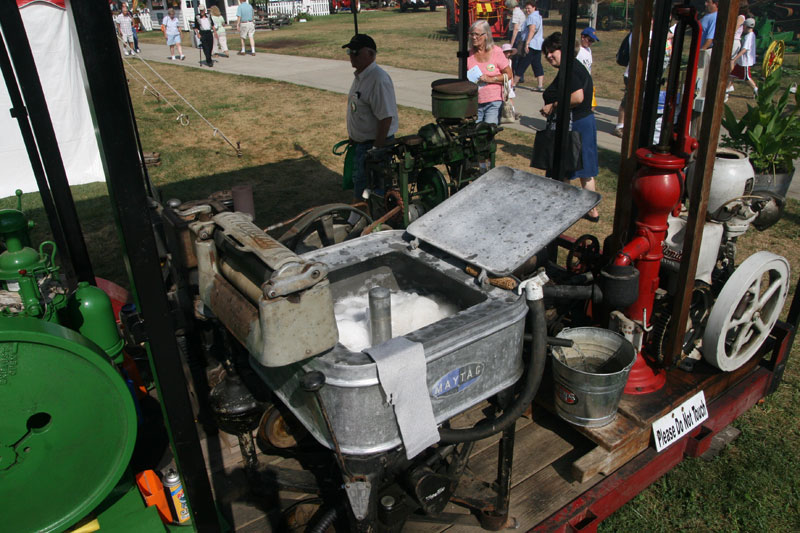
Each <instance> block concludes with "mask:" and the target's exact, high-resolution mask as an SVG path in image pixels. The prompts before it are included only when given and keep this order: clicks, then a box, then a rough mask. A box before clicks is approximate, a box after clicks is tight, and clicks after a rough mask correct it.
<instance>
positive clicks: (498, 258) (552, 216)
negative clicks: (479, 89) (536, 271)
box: [407, 167, 600, 276]
mask: <svg viewBox="0 0 800 533" xmlns="http://www.w3.org/2000/svg"><path fill="white" fill-rule="evenodd" d="M598 203H600V195H599V194H597V193H596V192H592V191H587V190H585V189H581V188H578V187H574V186H571V185H568V184H565V183H561V182H559V181H555V180H553V179H550V178H545V177H543V176H537V175H535V174H531V173H529V172H524V171H522V170H517V169H513V168H510V167H497V168H494V169H492V170H490V171H489V172H487V173H486V174H484V175H483V176H481V177H480V178H478V179H477V180H475V181H474V182H472V183H471V184H469V185H468V186H467V187H465V188H464V189H462V190H460V191H459V192H458V193H456V194H454V195H453V196H451V197H450V198H448V199H447V200H445V201H444V202H442V203H441V204H439V205H437V206H436V207H435V208H433V209H432V210H431V211H429V212H428V213H425V215H423V216H422V217H420V218H419V219H417V220H415V221H414V222H412V223H411V225H410V226H408V230H407V231H408V232H409V233H410V234H411V235H413V236H414V237H417V238H419V239H420V240H421V241H425V242H427V243H429V244H432V245H433V246H435V247H437V248H439V249H440V250H443V251H445V252H447V253H449V254H451V255H454V256H456V257H458V258H460V259H462V260H464V261H466V262H467V263H470V264H472V265H475V266H477V267H479V268H483V269H485V270H486V271H487V272H489V273H492V274H495V275H498V276H506V275H508V274H511V273H512V272H513V271H514V270H516V269H517V268H518V267H519V266H521V265H522V264H523V263H524V262H525V261H527V260H528V259H529V258H530V257H532V256H533V255H534V254H536V253H537V252H539V251H540V250H542V249H543V248H544V247H545V246H547V245H548V244H550V243H551V242H552V241H553V240H554V239H555V238H556V237H558V236H559V235H561V233H563V232H564V231H566V230H567V229H568V228H569V227H570V226H572V225H573V224H575V222H577V221H578V220H580V219H581V217H582V216H583V215H585V214H586V213H588V212H589V211H590V210H591V209H592V208H593V207H594V206H596V205H597V204H598Z"/></svg>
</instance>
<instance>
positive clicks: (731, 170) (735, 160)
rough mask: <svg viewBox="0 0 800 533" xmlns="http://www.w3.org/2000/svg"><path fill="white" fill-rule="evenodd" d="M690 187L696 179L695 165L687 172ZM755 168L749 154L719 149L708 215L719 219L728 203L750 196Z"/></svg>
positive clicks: (710, 190)
mask: <svg viewBox="0 0 800 533" xmlns="http://www.w3.org/2000/svg"><path fill="white" fill-rule="evenodd" d="M687 175H688V179H689V187H691V186H692V185H691V183H692V180H693V178H694V163H692V164H691V165H690V167H689V169H688V172H687ZM753 182H754V173H753V167H752V165H751V164H750V160H749V159H748V157H747V154H745V153H744V152H740V151H738V150H733V149H731V148H719V149H718V150H717V155H716V157H715V158H714V172H713V173H712V174H711V188H710V189H709V193H708V213H709V215H710V216H711V218H712V219H717V216H718V215H719V212H720V209H721V208H722V206H724V205H725V204H726V203H728V202H730V201H731V200H734V199H736V198H739V197H740V196H744V195H746V194H750V192H751V191H752V190H753Z"/></svg>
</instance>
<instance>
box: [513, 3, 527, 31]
mask: <svg viewBox="0 0 800 533" xmlns="http://www.w3.org/2000/svg"><path fill="white" fill-rule="evenodd" d="M526 18H527V17H525V12H524V11H522V10H521V9H520V8H519V6H515V7H514V11H513V12H512V13H511V24H516V25H517V33H519V32H521V31H522V26H523V25H524V24H525V19H526Z"/></svg>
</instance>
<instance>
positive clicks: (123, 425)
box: [0, 318, 136, 531]
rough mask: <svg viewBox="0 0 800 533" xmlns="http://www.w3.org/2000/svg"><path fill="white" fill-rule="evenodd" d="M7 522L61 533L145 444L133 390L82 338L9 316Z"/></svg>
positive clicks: (4, 414)
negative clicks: (137, 447) (137, 445)
mask: <svg viewBox="0 0 800 533" xmlns="http://www.w3.org/2000/svg"><path fill="white" fill-rule="evenodd" d="M0 413H1V414H0V516H2V529H3V530H5V531H62V530H64V529H66V528H67V527H69V526H71V525H72V524H74V523H75V522H77V521H78V520H79V519H81V518H83V517H84V516H86V515H87V514H88V513H89V512H91V511H92V510H93V509H94V508H95V507H97V505H98V504H99V503H100V502H102V501H103V500H104V499H105V498H106V496H108V494H109V493H110V492H111V490H112V489H113V488H114V486H115V485H116V484H117V482H118V481H119V479H120V478H121V476H122V474H123V472H124V471H125V469H126V468H127V466H128V462H129V461H130V458H131V454H132V452H133V447H134V444H135V442H136V409H135V407H134V404H133V399H132V397H131V394H130V392H129V389H128V387H127V385H126V383H125V381H124V380H123V379H122V377H121V376H120V375H119V374H118V373H117V371H116V370H115V368H114V367H113V366H112V365H111V363H110V362H109V359H108V357H107V356H106V355H105V354H104V353H103V351H102V350H101V349H100V348H99V347H98V346H96V345H95V344H93V343H92V342H90V341H88V340H87V339H86V338H84V337H83V336H81V335H80V334H78V333H76V332H74V331H72V330H70V329H67V328H64V327H62V326H59V325H57V324H51V323H48V322H44V321H41V320H36V319H29V318H0Z"/></svg>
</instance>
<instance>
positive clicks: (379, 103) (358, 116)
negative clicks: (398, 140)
mask: <svg viewBox="0 0 800 533" xmlns="http://www.w3.org/2000/svg"><path fill="white" fill-rule="evenodd" d="M388 117H392V124H391V126H389V131H388V133H387V134H386V136H387V137H389V136H391V135H394V134H395V133H397V127H398V119H397V103H396V101H395V94H394V85H393V84H392V79H391V78H390V77H389V75H388V74H387V73H386V71H385V70H383V69H382V68H380V67H379V66H378V65H377V64H376V63H374V62H373V63H371V64H370V65H369V66H368V67H367V68H365V69H364V70H363V71H361V73H360V74H356V75H355V79H354V80H353V85H352V86H351V87H350V93H349V95H348V97H347V134H348V135H349V137H350V138H351V139H353V140H354V141H355V142H366V141H372V140H375V137H376V134H377V131H378V121H379V120H383V119H385V118H388Z"/></svg>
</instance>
